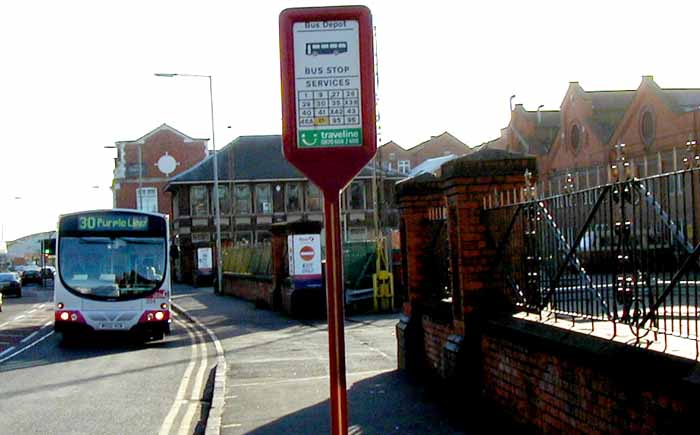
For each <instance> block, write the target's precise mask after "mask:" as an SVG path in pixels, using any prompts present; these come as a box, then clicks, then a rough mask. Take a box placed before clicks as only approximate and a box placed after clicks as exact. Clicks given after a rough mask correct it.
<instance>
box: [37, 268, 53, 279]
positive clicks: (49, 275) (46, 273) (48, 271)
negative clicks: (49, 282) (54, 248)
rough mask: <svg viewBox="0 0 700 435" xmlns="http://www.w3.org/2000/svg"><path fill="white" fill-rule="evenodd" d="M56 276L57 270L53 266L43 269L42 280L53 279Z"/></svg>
mask: <svg viewBox="0 0 700 435" xmlns="http://www.w3.org/2000/svg"><path fill="white" fill-rule="evenodd" d="M55 274H56V268H55V267H53V266H46V267H42V268H41V278H42V279H53V277H54V275H55Z"/></svg>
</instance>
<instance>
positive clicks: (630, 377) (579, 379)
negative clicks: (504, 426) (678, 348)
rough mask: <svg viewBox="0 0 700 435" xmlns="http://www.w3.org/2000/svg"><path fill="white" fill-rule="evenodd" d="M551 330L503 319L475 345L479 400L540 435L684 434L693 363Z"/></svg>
mask: <svg viewBox="0 0 700 435" xmlns="http://www.w3.org/2000/svg"><path fill="white" fill-rule="evenodd" d="M551 329H552V327H551V326H547V325H541V324H537V323H534V322H526V321H524V320H520V321H513V320H512V319H508V320H507V321H503V322H501V321H495V322H493V323H492V324H491V327H490V328H488V329H487V331H486V333H485V334H484V335H483V337H482V340H481V350H482V354H483V366H482V376H483V382H482V384H483V395H484V397H485V398H486V399H488V400H490V401H492V402H493V403H495V404H497V405H498V407H499V408H500V409H501V410H503V411H505V412H506V413H507V414H508V415H510V417H511V418H512V419H513V420H515V421H517V422H519V423H521V424H524V425H527V426H530V427H533V428H534V429H535V430H536V431H537V432H544V433H562V432H566V433H571V432H583V433H628V432H635V433H637V432H642V433H669V432H680V431H683V430H684V429H685V430H687V428H688V427H690V426H687V425H688V424H690V422H691V421H694V417H695V416H696V415H697V412H698V411H700V408H699V406H698V403H700V401H699V400H698V399H697V398H698V397H700V383H699V382H697V381H696V380H694V378H693V376H692V373H693V372H694V370H696V367H695V363H694V361H687V360H676V359H673V358H671V357H669V356H668V355H665V354H656V353H653V352H645V351H644V350H641V349H638V348H633V347H630V346H628V345H626V344H624V343H611V342H609V341H607V340H602V339H600V338H596V337H592V336H590V337H589V336H581V337H572V334H570V333H567V332H561V333H560V334H558V335H557V334H554V335H553V334H552V331H551ZM572 339H573V340H575V342H574V341H573V340H572Z"/></svg>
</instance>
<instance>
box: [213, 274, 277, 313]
mask: <svg viewBox="0 0 700 435" xmlns="http://www.w3.org/2000/svg"><path fill="white" fill-rule="evenodd" d="M223 293H224V294H225V295H230V296H236V297H239V298H242V299H245V300H247V301H251V302H255V303H256V304H257V305H260V306H265V307H272V306H273V293H274V287H273V285H272V278H258V277H252V276H245V275H237V274H233V273H229V272H224V288H223Z"/></svg>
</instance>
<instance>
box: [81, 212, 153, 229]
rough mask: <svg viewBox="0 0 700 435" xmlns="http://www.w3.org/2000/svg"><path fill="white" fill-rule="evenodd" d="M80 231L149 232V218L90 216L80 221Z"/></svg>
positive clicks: (83, 217)
mask: <svg viewBox="0 0 700 435" xmlns="http://www.w3.org/2000/svg"><path fill="white" fill-rule="evenodd" d="M78 230H79V231H148V216H123V215H122V216H120V215H89V216H80V218H79V219H78Z"/></svg>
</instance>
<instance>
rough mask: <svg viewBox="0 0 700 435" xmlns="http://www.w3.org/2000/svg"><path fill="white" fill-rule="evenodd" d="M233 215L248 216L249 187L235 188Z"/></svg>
mask: <svg viewBox="0 0 700 435" xmlns="http://www.w3.org/2000/svg"><path fill="white" fill-rule="evenodd" d="M235 192H236V198H235V202H234V208H235V214H250V186H248V185H247V184H245V185H242V186H236V188H235Z"/></svg>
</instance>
